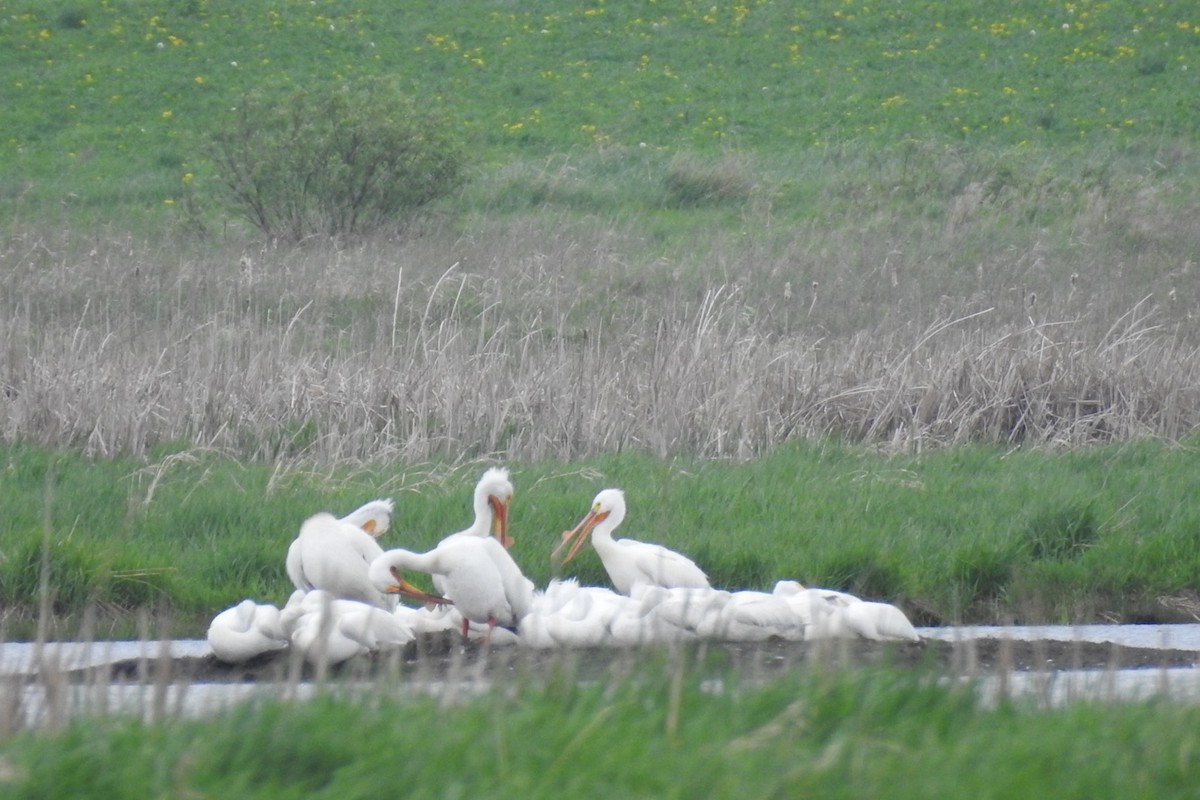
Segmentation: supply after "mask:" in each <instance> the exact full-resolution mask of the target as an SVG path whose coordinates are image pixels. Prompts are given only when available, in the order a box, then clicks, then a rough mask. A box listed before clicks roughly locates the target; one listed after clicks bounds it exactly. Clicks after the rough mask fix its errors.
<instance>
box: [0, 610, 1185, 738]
mask: <svg viewBox="0 0 1200 800" xmlns="http://www.w3.org/2000/svg"><path fill="white" fill-rule="evenodd" d="M919 632H920V634H921V635H922V636H923V637H927V638H932V639H941V640H946V641H966V640H969V639H975V638H1002V637H1006V636H1007V637H1008V638H1010V639H1014V640H1030V641H1033V640H1057V641H1067V642H1072V641H1080V642H1101V643H1114V644H1118V645H1122V646H1126V647H1162V648H1173V649H1178V650H1197V651H1200V625H1075V626H1067V625H1035V626H1024V627H997V626H967V627H959V628H921V629H919ZM163 648H167V649H168V650H169V652H170V654H171V655H172V656H174V657H187V656H193V657H197V656H205V655H208V654H209V652H210V650H209V646H208V642H206V641H205V640H203V639H181V640H176V641H170V642H158V641H118V642H96V643H92V644H86V643H80V642H61V643H50V644H47V645H44V646H43V649H42V650H41V653H40V656H39V652H38V647H37V646H36V645H34V644H30V643H23V642H8V643H3V644H0V677H2V676H20V675H30V674H33V673H34V672H36V671H37V665H38V663H39V661H40V663H42V664H46V665H48V666H51V667H53V668H54V669H56V670H69V669H79V668H83V667H88V666H97V665H100V664H105V663H111V662H115V661H122V660H127V659H135V658H147V659H155V658H159V657H161V655H162V653H163ZM948 680H949V679H948ZM50 683H51V684H53V682H50ZM720 683H721V682H720V681H717V682H715V683H713V684H712V685H711V686H709V687H708V688H709V690H710V691H721V690H722V687H721V685H720ZM489 688H490V684H489V683H488V681H486V680H482V679H480V680H472V681H459V682H453V683H449V682H445V681H433V680H429V681H423V682H419V683H410V684H407V685H405V686H402V687H399V688H398V689H396V690H397V691H402V692H407V693H424V694H434V695H437V696H446V695H448V694H456V695H463V696H471V695H474V694H477V693H480V692H486V691H488V689H489ZM343 689H344V690H346V691H351V692H353V691H360V692H362V693H370V692H372V691H373V690H374V689H375V687H372V686H371V685H367V684H363V685H358V686H348V687H343ZM981 690H982V697H983V699H984V702H985V703H991V702H995V701H996V700H998V699H999V698H1001V697H1012V698H1024V699H1027V700H1029V701H1031V702H1034V703H1036V704H1038V705H1041V706H1044V707H1056V706H1060V705H1062V704H1064V703H1069V702H1074V701H1079V700H1085V699H1086V700H1101V701H1105V702H1117V701H1135V700H1144V699H1148V698H1151V697H1156V696H1161V695H1169V696H1170V697H1171V698H1172V699H1173V700H1177V701H1179V702H1186V703H1200V668H1172V669H1115V670H1054V671H1045V672H1013V673H1011V674H1008V675H1003V676H990V677H985V678H984V679H983V682H982V684H981ZM19 691H20V692H21V704H20V706H19V708H20V713H21V714H22V715H23V717H24V719H23V720H22V721H23V723H24V724H25V725H26V726H35V727H36V726H39V725H45V724H53V723H57V722H61V721H62V720H63V718H64V717H70V716H74V715H78V714H88V713H93V714H94V713H110V712H113V711H121V712H123V713H132V714H137V715H141V716H143V717H144V718H146V719H155V718H159V717H169V718H173V717H180V716H183V717H192V716H200V715H203V714H210V713H214V712H216V711H218V710H220V709H223V708H227V707H229V706H231V705H234V704H237V703H241V702H245V701H246V700H248V699H250V698H253V697H256V696H268V697H279V696H281V695H282V696H287V697H295V698H296V699H305V698H307V697H310V696H311V695H312V692H313V691H314V687H313V686H312V685H311V684H303V683H302V684H297V685H291V686H286V687H285V686H279V685H264V684H236V683H209V684H193V685H188V686H182V685H169V686H153V685H142V684H125V683H120V684H112V685H108V686H89V685H71V684H62V685H43V684H41V683H31V684H30V685H26V686H22V687H20V689H19Z"/></svg>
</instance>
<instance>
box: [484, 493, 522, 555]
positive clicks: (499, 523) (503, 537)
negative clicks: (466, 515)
mask: <svg viewBox="0 0 1200 800" xmlns="http://www.w3.org/2000/svg"><path fill="white" fill-rule="evenodd" d="M511 501H512V498H511V497H510V498H508V499H506V500H501V499H500V498H498V497H496V496H495V495H488V503H489V504H490V505H491V507H492V535H493V536H495V537H496V540H497V541H498V542H500V544H502V545H504V546H505V548H509V547H512V546H513V545H514V544H516V543H517V542H516V540H515V539H513V538H512V537H511V536H509V535H508V504H509V503H510V502H511Z"/></svg>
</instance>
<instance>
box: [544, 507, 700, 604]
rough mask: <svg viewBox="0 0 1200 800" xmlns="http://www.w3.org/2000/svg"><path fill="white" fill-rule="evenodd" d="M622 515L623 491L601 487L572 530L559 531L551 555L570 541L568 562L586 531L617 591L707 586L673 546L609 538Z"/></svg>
mask: <svg viewBox="0 0 1200 800" xmlns="http://www.w3.org/2000/svg"><path fill="white" fill-rule="evenodd" d="M623 519H625V493H624V492H622V491H621V490H620V489H605V490H604V491H602V492H600V494H598V495H596V499H595V500H594V501H592V510H591V511H589V512H588V513H587V515H586V516H585V517H584V518H583V519H582V520H580V522H579V524H578V525H576V526H575V528H574V529H573V530H569V531H566V532H565V533H563V538H562V542H561V543H560V544H559V545H558V547H556V548H555V549H554V553H553V554H551V558H553V557H554V556H555V555H557V554H558V551H559V550H561V549H562V548H563V547H565V546H566V545H567V543H569V542H572V541H573V544H571V548H570V550H569V551H568V552H567V557H566V558H564V559H563V562H562V563H563V564H566V563H567V562H569V561H570V560H571V559H572V558H574V557H575V555H576V554H577V553H578V552H579V550H580V548H581V547H583V543H584V542H585V541H587V538H588V534H589V533H591V535H592V547H594V548H596V553H597V554H598V555H599V556H600V561H601V563H603V564H604V569H605V570H607V571H608V577H609V579H610V580H611V581H612V582H613V586H615V587H616V589H617V591H618V592H620V593H621V594H626V595H627V594H632V592H633V590H634V588H635V587H637V586H642V585H649V586H661V587H664V588H668V589H673V588H690V589H710V588H712V587H711V586H710V585H709V583H708V576H707V575H705V574H704V572H703V570H701V569H700V568H699V567H697V566H696V565H695V563H693V562H692V560H691V559H689V558H687V557H686V556H683V555H680V554H679V553H676V552H675V551H674V550H668V549H667V548H665V547H663V546H661V545H657V544H650V543H647V542H638V541H634V540H633V539H615V540H614V539H613V538H612V534H613V531H615V530H616V529H617V526H618V525H620V524H621V521H622V520H623Z"/></svg>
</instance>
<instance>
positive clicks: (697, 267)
mask: <svg viewBox="0 0 1200 800" xmlns="http://www.w3.org/2000/svg"><path fill="white" fill-rule="evenodd" d="M1088 213H1091V212H1088ZM1085 222H1086V221H1085ZM967 224H968V223H967V222H966V221H965V218H964V221H962V222H960V223H958V225H957V227H956V230H955V231H954V232H953V233H952V234H946V233H945V232H944V231H942V230H941V229H937V230H933V229H931V230H929V231H924V232H922V231H921V230H920V229H915V228H914V229H910V230H909V233H908V236H909V238H908V239H905V240H904V241H897V240H896V239H895V238H892V239H888V238H887V237H877V236H874V235H872V234H870V233H869V232H867V233H864V232H863V231H861V230H858V229H856V228H854V227H853V226H850V225H847V226H845V227H843V228H840V229H833V230H827V229H817V228H816V227H812V228H808V229H803V230H795V231H779V230H770V229H768V230H766V231H765V233H764V235H763V236H761V237H743V238H742V239H738V238H737V237H736V236H732V235H730V234H728V233H727V232H724V233H723V232H719V231H718V232H716V233H713V234H711V235H708V236H704V237H698V238H697V240H696V241H694V242H692V243H690V244H689V245H687V246H682V247H677V248H674V249H672V250H671V251H670V252H655V251H653V250H652V248H651V247H650V246H649V245H647V243H645V242H644V241H641V240H639V239H638V234H637V231H636V229H635V228H634V227H633V226H621V225H617V224H614V223H609V222H604V221H601V220H589V219H570V218H565V217H564V218H560V219H553V218H549V219H548V218H546V217H545V216H544V215H543V216H540V217H536V218H531V219H526V220H510V221H509V222H507V223H506V224H505V225H504V226H501V225H499V224H495V225H491V226H489V225H480V226H479V228H478V230H477V232H475V233H473V234H471V235H461V234H455V233H453V232H451V231H450V230H449V229H448V228H442V227H438V226H434V228H433V229H432V230H430V231H428V232H426V233H425V235H423V236H420V237H417V238H414V239H411V240H408V241H406V242H402V243H392V242H372V243H366V244H361V245H355V246H352V247H351V246H334V245H309V246H306V247H304V248H299V249H295V250H286V251H285V250H273V249H269V248H252V249H245V248H244V246H243V245H239V244H234V243H217V244H213V243H207V244H205V245H203V246H198V245H195V244H191V243H186V244H184V245H178V246H177V245H172V244H168V243H165V242H163V243H145V242H140V241H136V240H134V239H132V238H131V237H129V236H126V235H117V234H111V233H105V232H101V233H87V234H81V233H75V232H72V231H70V230H66V231H49V230H40V229H36V228H14V229H12V230H10V231H9V233H8V235H7V236H5V237H4V240H3V242H2V246H0V258H2V261H0V263H2V264H3V265H4V272H3V274H2V279H0V337H2V338H0V341H3V343H4V346H3V349H2V350H0V396H2V397H3V400H4V403H3V407H2V408H3V410H2V412H0V439H2V440H4V441H9V442H11V441H18V440H25V441H34V442H39V443H45V444H51V445H62V446H68V447H74V448H81V449H83V450H85V451H87V452H88V453H91V454H94V455H98V456H107V455H112V454H116V453H132V454H137V455H141V454H145V453H147V452H148V451H149V450H151V449H152V448H153V447H154V446H155V445H157V444H159V443H164V442H171V443H180V442H182V443H187V444H188V445H190V446H193V447H203V448H217V449H220V450H224V451H227V452H231V453H235V454H237V455H239V456H240V457H247V458H255V459H265V460H272V459H281V458H289V459H291V458H295V459H301V460H306V461H316V462H321V463H341V462H347V461H357V462H361V461H378V460H397V459H398V460H405V461H415V460H425V459H431V458H433V459H437V458H444V457H447V456H449V457H456V456H460V455H465V456H479V455H483V454H488V453H496V452H503V453H504V454H506V456H508V457H511V458H522V459H540V458H561V459H570V458H577V457H581V456H586V455H589V454H593V453H597V452H602V451H613V450H620V449H627V448H636V449H640V450H647V451H650V452H654V453H658V454H664V455H666V454H671V453H679V452H688V453H694V454H698V455H702V456H711V457H738V458H743V457H752V456H754V455H756V454H759V453H761V452H763V451H764V450H765V449H767V448H770V447H772V446H773V445H776V444H778V443H780V442H783V441H786V440H788V439H791V438H795V437H813V436H826V435H835V436H841V437H845V438H847V439H850V440H857V441H864V442H869V443H877V444H879V445H881V446H885V447H888V448H896V449H920V448H925V447H931V446H942V445H946V444H953V443H960V442H966V441H986V442H1000V443H1018V442H1019V443H1031V444H1037V445H1049V446H1076V445H1081V444H1087V443H1091V442H1099V441H1110V440H1120V439H1127V438H1131V437H1144V436H1154V437H1163V438H1166V439H1172V440H1176V439H1180V438H1183V437H1186V436H1189V435H1191V434H1192V433H1193V432H1194V431H1195V430H1196V428H1197V425H1198V424H1200V360H1198V359H1197V357H1196V355H1197V353H1196V348H1197V345H1198V341H1200V339H1198V338H1197V336H1196V334H1194V333H1193V332H1192V325H1191V319H1190V317H1191V310H1190V305H1191V304H1190V303H1189V302H1187V301H1188V300H1189V299H1190V298H1182V297H1180V296H1178V294H1181V293H1183V292H1184V289H1185V287H1186V286H1187V283H1186V281H1185V280H1183V278H1184V277H1185V276H1186V274H1187V272H1188V270H1189V269H1190V264H1184V265H1183V266H1182V267H1180V265H1179V264H1177V263H1176V262H1175V261H1174V258H1175V257H1174V256H1172V255H1171V254H1170V252H1168V251H1167V250H1166V249H1164V251H1163V254H1162V255H1161V260H1162V263H1161V264H1157V263H1152V259H1153V258H1154V256H1153V253H1144V254H1143V256H1144V258H1143V259H1142V261H1141V262H1139V264H1138V265H1137V269H1136V271H1135V270H1134V269H1133V268H1132V267H1131V266H1130V264H1129V263H1128V262H1127V261H1126V260H1125V259H1126V258H1127V256H1128V254H1123V253H1119V252H1118V253H1113V252H1111V250H1110V242H1107V241H1103V242H1100V243H1099V244H1096V245H1090V246H1085V245H1080V244H1079V243H1077V242H1069V243H1066V244H1064V245H1063V246H1061V247H1052V246H1050V245H1047V244H1045V243H1043V242H1041V241H1032V242H1024V243H1022V242H1019V241H1017V240H1015V239H1012V240H1009V242H1008V244H1007V245H1006V247H1004V248H1000V249H999V250H998V252H991V251H988V252H986V253H985V254H983V255H981V256H980V260H979V263H978V265H977V267H975V268H974V269H971V270H967V271H966V273H964V271H963V270H962V269H961V268H960V267H956V266H954V265H953V264H952V263H950V262H951V261H953V260H955V259H957V260H959V261H961V257H962V253H963V252H964V250H969V249H970V248H971V247H979V246H981V245H982V244H986V243H987V242H988V241H990V238H989V237H991V236H993V235H994V232H989V231H981V232H979V234H978V237H977V240H970V239H967V240H965V241H964V240H963V237H964V236H966V235H967V234H964V233H963V232H962V231H961V230H959V228H961V227H962V226H963V225H967ZM1080 224H1083V223H1082V222H1081V223H1080ZM926 234H927V235H926ZM947 236H951V237H952V238H954V239H955V241H954V242H953V243H950V244H948V243H947V241H946V237H947ZM1106 254H1107V255H1106ZM1168 262H1169V263H1168ZM1085 267H1086V272H1085V271H1084V270H1085ZM1168 267H1170V269H1168ZM1080 274H1086V275H1087V277H1086V278H1080V277H1079V275H1080ZM1177 286H1178V287H1179V291H1178V293H1177V292H1176V287H1177Z"/></svg>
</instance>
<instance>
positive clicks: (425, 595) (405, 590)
mask: <svg viewBox="0 0 1200 800" xmlns="http://www.w3.org/2000/svg"><path fill="white" fill-rule="evenodd" d="M392 575H393V577H395V578H396V582H395V583H394V584H393V585H391V586H389V587H387V589H385V590H384V591H385V592H387V593H388V594H400V595H404V596H405V597H411V598H412V599H414V600H420V601H421V602H422V603H434V604H436V605H440V606H444V605H449V604H450V602H451V601H449V600H447V599H446V598H444V597H439V596H438V595H436V594H430V593H429V592H423V591H421V590H420V589H418V588H417V587H416V586H413V585H412V584H411V583H409V582H408V581H406V580H404V578H401V577H400V576H399V575H397V574H396V570H394V569H393V570H392Z"/></svg>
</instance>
